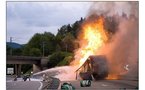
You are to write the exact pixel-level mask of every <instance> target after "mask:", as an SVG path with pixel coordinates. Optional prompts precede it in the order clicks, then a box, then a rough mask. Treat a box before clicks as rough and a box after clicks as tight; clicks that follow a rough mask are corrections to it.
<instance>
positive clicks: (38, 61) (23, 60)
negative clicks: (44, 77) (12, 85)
mask: <svg viewBox="0 0 145 90" xmlns="http://www.w3.org/2000/svg"><path fill="white" fill-rule="evenodd" d="M6 59H7V61H6V64H14V71H15V74H16V75H18V76H20V75H21V65H22V64H32V65H33V72H34V73H36V72H39V71H41V70H44V69H46V68H47V63H48V58H47V57H32V56H7V58H6Z"/></svg>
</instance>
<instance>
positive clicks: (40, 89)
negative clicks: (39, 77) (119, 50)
mask: <svg viewBox="0 0 145 90" xmlns="http://www.w3.org/2000/svg"><path fill="white" fill-rule="evenodd" d="M39 83H40V87H39V88H38V90H42V86H43V83H42V82H40V81H39Z"/></svg>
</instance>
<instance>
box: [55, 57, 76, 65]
mask: <svg viewBox="0 0 145 90" xmlns="http://www.w3.org/2000/svg"><path fill="white" fill-rule="evenodd" d="M72 58H73V57H72V56H67V57H65V58H64V59H63V60H62V61H61V62H59V63H58V64H57V66H64V65H69V63H70V62H71V61H72Z"/></svg>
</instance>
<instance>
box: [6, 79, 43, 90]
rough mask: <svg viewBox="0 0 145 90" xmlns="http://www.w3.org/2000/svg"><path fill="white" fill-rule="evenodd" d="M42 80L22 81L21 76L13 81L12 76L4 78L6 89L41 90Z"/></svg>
mask: <svg viewBox="0 0 145 90" xmlns="http://www.w3.org/2000/svg"><path fill="white" fill-rule="evenodd" d="M42 86H43V84H42V82H40V81H38V80H36V79H32V78H31V81H29V80H27V81H23V79H22V78H18V79H17V81H13V79H12V78H7V80H6V90H41V88H42Z"/></svg>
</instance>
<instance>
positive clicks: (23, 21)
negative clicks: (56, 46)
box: [6, 2, 92, 44]
mask: <svg viewBox="0 0 145 90" xmlns="http://www.w3.org/2000/svg"><path fill="white" fill-rule="evenodd" d="M91 3H92V2H7V5H6V6H7V13H6V14H7V15H6V16H7V32H6V33H7V42H9V41H10V37H12V41H13V42H16V43H19V44H26V43H27V42H28V41H29V40H30V39H31V37H32V36H33V35H34V34H35V33H43V32H45V31H47V32H51V33H53V34H55V35H56V34H57V31H58V29H59V28H60V27H61V26H62V25H66V24H72V23H74V22H75V21H77V20H80V18H81V17H83V18H84V17H85V16H86V15H87V13H88V9H89V7H90V5H91Z"/></svg>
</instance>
